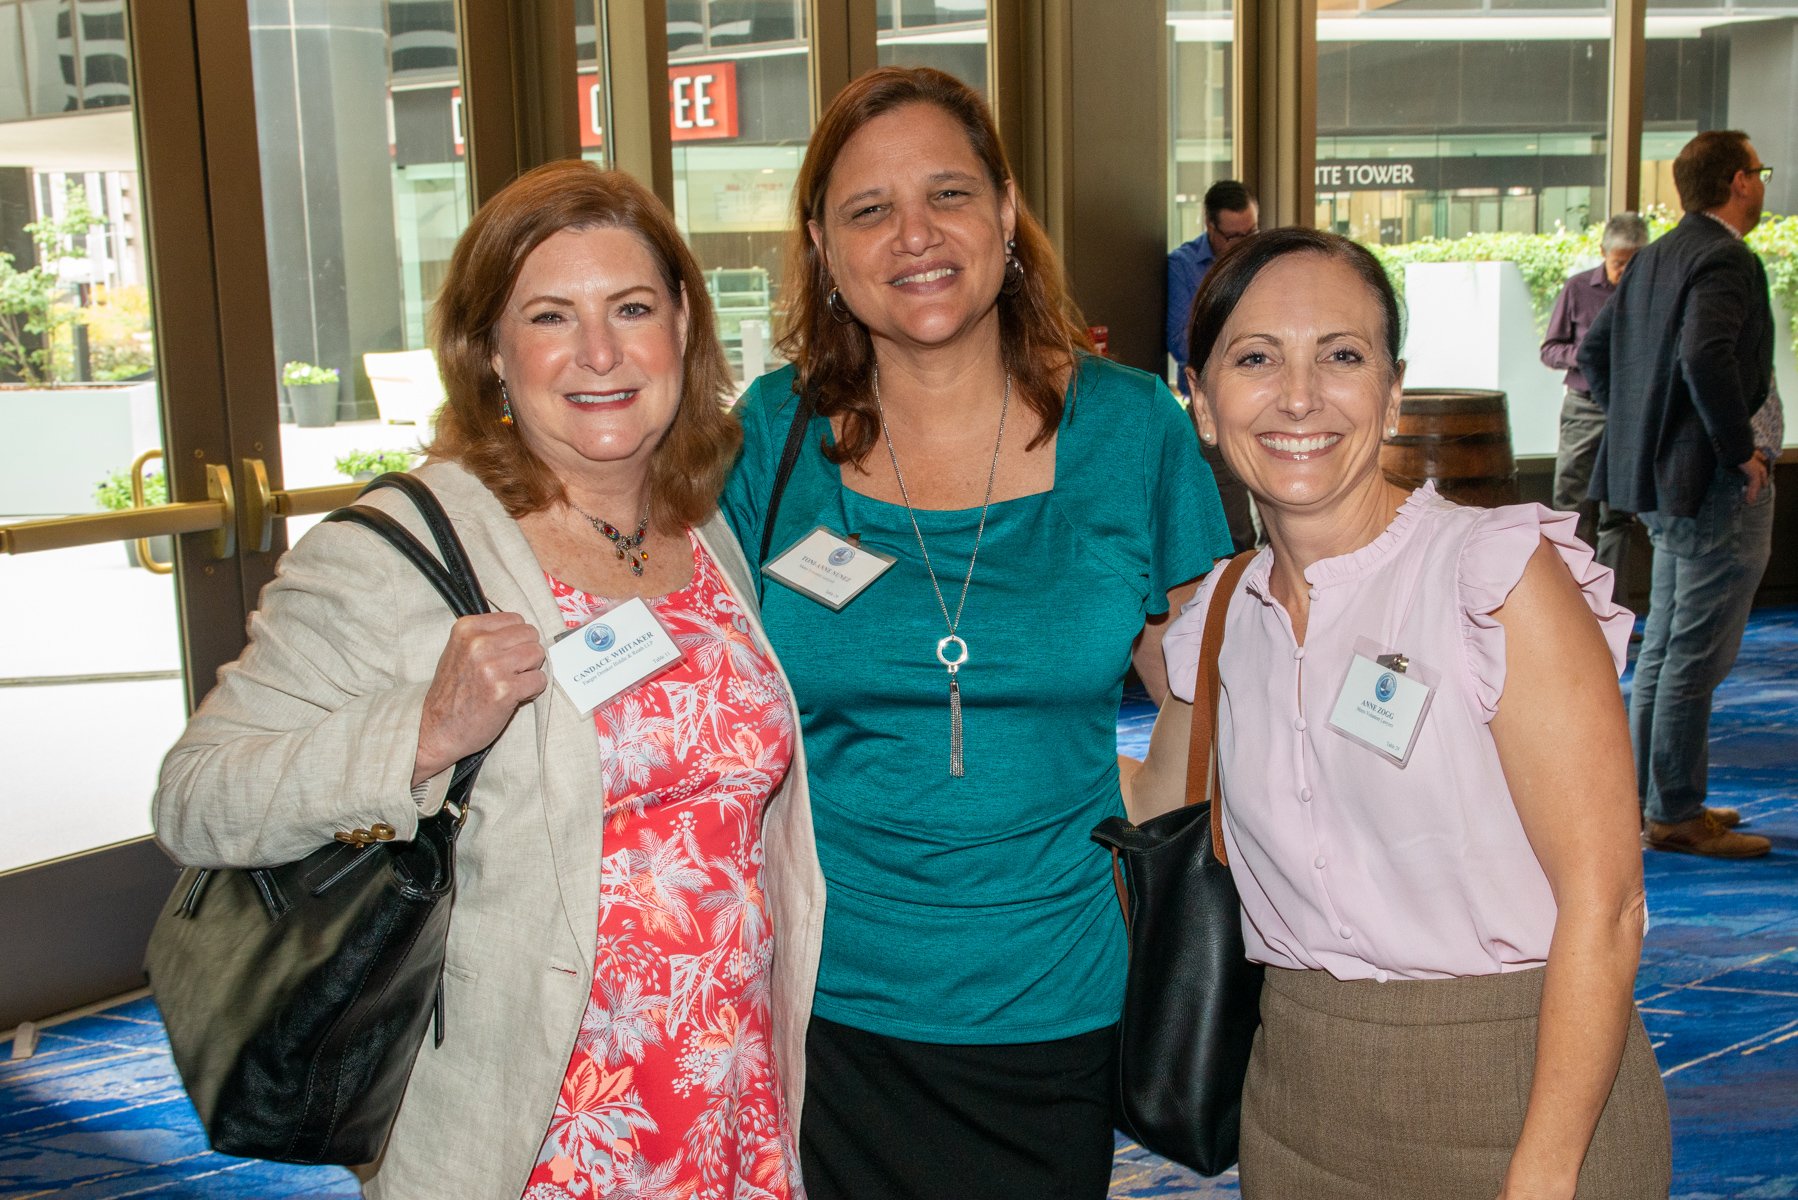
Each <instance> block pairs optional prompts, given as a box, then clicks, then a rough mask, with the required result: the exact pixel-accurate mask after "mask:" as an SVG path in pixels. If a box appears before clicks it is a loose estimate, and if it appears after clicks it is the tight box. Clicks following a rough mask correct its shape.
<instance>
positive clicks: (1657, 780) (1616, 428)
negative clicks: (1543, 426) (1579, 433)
mask: <svg viewBox="0 0 1798 1200" xmlns="http://www.w3.org/2000/svg"><path fill="white" fill-rule="evenodd" d="M1769 173H1770V168H1767V167H1765V166H1764V165H1763V164H1762V163H1761V159H1760V155H1759V154H1757V153H1756V152H1755V149H1754V146H1753V144H1752V143H1750V142H1749V141H1748V137H1747V135H1746V134H1743V133H1740V132H1736V131H1716V132H1710V133H1701V134H1699V135H1698V136H1697V137H1695V138H1693V139H1692V140H1691V141H1690V142H1688V143H1687V144H1686V146H1685V148H1684V149H1683V150H1681V151H1680V152H1679V157H1678V158H1677V159H1675V160H1674V163H1673V182H1674V185H1675V186H1676V187H1677V188H1678V189H1679V197H1680V203H1681V205H1682V206H1683V207H1684V208H1685V210H1686V215H1685V217H1684V219H1682V220H1681V221H1680V223H1679V224H1678V225H1677V226H1676V227H1675V228H1674V229H1673V230H1672V231H1670V232H1669V233H1667V234H1666V236H1664V237H1662V238H1661V239H1660V240H1659V241H1657V242H1653V243H1651V244H1650V245H1649V246H1648V247H1647V248H1646V249H1644V250H1643V251H1642V252H1641V253H1640V254H1638V255H1637V256H1636V258H1635V261H1634V262H1632V263H1631V264H1630V269H1629V272H1628V273H1627V274H1625V275H1624V277H1623V281H1622V283H1621V284H1619V285H1618V288H1617V292H1616V294H1615V295H1614V296H1612V297H1611V300H1610V303H1608V304H1606V305H1605V307H1604V310H1603V311H1602V312H1601V313H1599V315H1598V319H1597V320H1596V321H1595V322H1593V325H1592V329H1591V331H1590V332H1589V333H1588V334H1587V335H1586V340H1585V342H1584V344H1583V345H1581V347H1580V350H1579V365H1580V369H1581V370H1582V371H1583V372H1584V373H1585V376H1586V380H1587V382H1588V383H1590V385H1591V388H1592V399H1593V401H1594V402H1596V403H1597V404H1598V405H1599V406H1600V407H1601V408H1603V409H1604V410H1605V432H1604V437H1603V440H1601V441H1600V443H1599V447H1598V459H1597V462H1596V463H1595V464H1594V467H1593V473H1592V484H1591V492H1590V494H1591V496H1592V498H1594V499H1596V500H1602V501H1604V502H1606V503H1608V504H1609V505H1610V506H1611V507H1612V508H1613V509H1617V510H1621V511H1623V512H1634V513H1638V514H1640V516H1641V518H1642V523H1643V525H1644V526H1646V527H1647V529H1648V537H1649V540H1650V541H1651V542H1652V543H1653V544H1654V583H1653V588H1652V590H1651V592H1650V602H1649V604H1650V606H1649V612H1648V625H1647V629H1646V630H1645V632H1644V635H1643V642H1642V650H1641V654H1640V655H1639V657H1638V658H1637V660H1636V678H1635V684H1634V689H1633V691H1632V693H1631V697H1630V741H1631V742H1632V744H1633V746H1634V749H1635V759H1636V785H1637V791H1638V794H1639V796H1640V797H1641V801H1642V805H1643V812H1644V818H1645V821H1644V826H1643V837H1644V840H1645V841H1646V842H1647V843H1648V845H1650V846H1652V847H1654V848H1655V849H1658V850H1679V851H1683V852H1685V853H1688V854H1704V855H1710V856H1713V857H1719V858H1749V857H1752V856H1755V855H1759V854H1765V853H1766V852H1767V850H1768V849H1769V848H1770V845H1771V843H1770V842H1768V840H1767V839H1766V838H1763V837H1756V836H1753V835H1750V834H1743V833H1738V832H1736V830H1735V829H1734V826H1735V824H1736V822H1737V815H1736V814H1735V813H1734V812H1733V811H1731V810H1728V809H1718V808H1707V807H1706V806H1705V803H1704V801H1705V796H1706V777H1707V775H1708V774H1709V765H1710V756H1709V743H1710V721H1711V695H1712V693H1713V692H1715V691H1716V688H1717V685H1718V684H1719V683H1721V682H1723V679H1724V677H1725V676H1727V675H1728V674H1729V670H1730V668H1731V667H1732V666H1733V665H1734V664H1735V658H1736V652H1737V650H1739V649H1740V648H1741V644H1742V631H1743V629H1744V628H1745V627H1746V625H1747V623H1748V609H1749V606H1750V605H1751V603H1752V602H1753V599H1754V591H1755V588H1756V587H1757V586H1758V585H1759V583H1760V578H1761V572H1762V571H1763V570H1765V568H1766V565H1767V558H1768V555H1769V554H1770V552H1771V549H1772V533H1773V485H1772V480H1771V478H1770V476H1769V474H1768V466H1769V464H1768V463H1767V461H1766V460H1765V458H1764V457H1763V456H1762V455H1761V454H1760V453H1758V452H1757V451H1756V449H1755V442H1754V435H1753V432H1752V431H1751V429H1750V421H1751V419H1752V417H1753V415H1754V412H1755V410H1756V409H1758V408H1759V407H1760V405H1761V404H1762V403H1763V402H1764V401H1765V400H1766V398H1767V395H1768V393H1769V391H1770V390H1771V388H1772V383H1773V337H1774V333H1773V310H1772V305H1771V303H1770V302H1769V300H1768V296H1767V275H1766V271H1765V270H1764V269H1763V268H1762V266H1761V262H1760V259H1759V258H1757V257H1756V256H1755V254H1754V252H1753V251H1751V250H1749V249H1748V247H1747V246H1745V245H1744V244H1743V243H1742V238H1743V237H1744V236H1745V235H1746V234H1747V233H1748V231H1749V230H1751V229H1753V228H1754V226H1755V224H1756V223H1757V222H1759V220H1760V219H1761V204H1762V201H1763V200H1764V199H1765V197H1766V190H1767V185H1766V175H1767V174H1769Z"/></svg>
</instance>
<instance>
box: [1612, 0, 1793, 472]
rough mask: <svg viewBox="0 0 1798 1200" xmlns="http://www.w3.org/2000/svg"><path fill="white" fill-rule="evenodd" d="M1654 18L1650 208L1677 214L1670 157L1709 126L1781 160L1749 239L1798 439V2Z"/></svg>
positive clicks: (1743, 2) (1762, 1) (1750, 2)
mask: <svg viewBox="0 0 1798 1200" xmlns="http://www.w3.org/2000/svg"><path fill="white" fill-rule="evenodd" d="M1694 9H1701V10H1702V11H1699V12H1694V11H1693V10H1694ZM1750 22H1752V23H1750ZM1647 25H1648V29H1647V32H1648V71H1647V77H1646V79H1645V81H1644V96H1643V106H1642V107H1643V114H1642V115H1643V120H1642V205H1643V207H1644V208H1645V209H1649V210H1651V211H1653V212H1655V213H1657V214H1659V215H1663V216H1665V217H1667V218H1668V219H1677V217H1678V216H1679V215H1680V212H1681V207H1680V202H1679V192H1678V190H1677V189H1675V188H1674V186H1673V159H1674V157H1675V156H1676V155H1678V154H1679V150H1680V147H1682V146H1684V145H1685V144H1686V143H1687V142H1688V141H1690V140H1691V139H1692V136H1693V135H1694V134H1696V133H1699V132H1701V131H1703V130H1706V129H1740V130H1742V131H1743V132H1744V133H1746V134H1747V135H1748V136H1749V138H1750V139H1751V140H1752V141H1753V142H1754V147H1755V149H1756V150H1757V151H1759V153H1760V156H1761V161H1762V162H1764V163H1767V164H1769V165H1771V166H1772V167H1773V168H1774V171H1773V178H1772V179H1770V180H1769V181H1768V182H1767V199H1766V215H1765V216H1764V217H1762V218H1761V223H1760V225H1759V226H1757V227H1756V228H1755V229H1754V231H1753V232H1752V233H1750V234H1749V237H1748V242H1749V245H1750V246H1752V247H1753V248H1754V249H1755V251H1756V252H1757V253H1758V254H1760V256H1761V258H1762V259H1763V260H1764V261H1765V262H1766V264H1767V276H1768V279H1769V281H1770V282H1771V284H1772V288H1773V309H1774V313H1773V315H1774V320H1775V323H1776V326H1777V328H1778V331H1779V336H1778V337H1777V338H1775V339H1774V352H1773V366H1774V375H1775V379H1776V381H1777V383H1778V387H1779V395H1780V399H1781V400H1782V401H1784V403H1785V418H1786V445H1788V446H1793V445H1798V361H1795V360H1794V355H1793V351H1794V348H1795V344H1798V326H1795V325H1794V324H1793V320H1794V316H1795V315H1798V137H1794V135H1793V124H1792V101H1791V97H1792V96H1793V94H1794V89H1795V88H1798V2H1794V0H1779V2H1775V0H1730V2H1725V0H1714V2H1713V3H1711V4H1707V5H1703V6H1698V5H1694V4H1692V3H1690V2H1689V0H1679V3H1678V4H1677V5H1674V4H1671V3H1667V2H1665V0H1650V2H1649V5H1648V18H1647Z"/></svg>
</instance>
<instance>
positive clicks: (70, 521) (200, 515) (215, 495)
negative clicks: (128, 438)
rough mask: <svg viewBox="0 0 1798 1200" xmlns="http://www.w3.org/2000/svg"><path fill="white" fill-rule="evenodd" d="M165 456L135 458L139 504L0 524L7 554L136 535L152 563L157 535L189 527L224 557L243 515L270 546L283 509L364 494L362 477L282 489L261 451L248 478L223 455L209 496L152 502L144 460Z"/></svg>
mask: <svg viewBox="0 0 1798 1200" xmlns="http://www.w3.org/2000/svg"><path fill="white" fill-rule="evenodd" d="M160 457H162V451H160V450H146V451H145V452H144V453H143V454H140V455H138V457H137V461H136V462H134V463H132V464H131V501H132V504H133V505H135V507H133V508H128V509H125V510H124V511H122V512H109V513H94V514H93V515H91V516H84V517H58V518H55V519H54V520H48V521H21V522H19V523H17V524H15V525H0V554H33V553H36V552H37V551H40V550H67V549H70V548H72V547H75V546H93V545H98V544H100V543H102V542H129V541H136V542H137V543H138V557H139V558H140V559H142V560H143V562H144V563H145V565H146V566H149V565H150V564H151V563H152V562H153V561H154V560H152V559H151V558H150V556H149V554H148V549H147V546H146V545H145V543H147V542H148V540H149V539H150V538H153V537H164V536H175V535H179V534H183V533H210V534H211V535H212V540H211V544H210V546H209V550H210V552H211V555H212V557H213V558H215V559H225V558H230V557H231V556H232V555H233V554H235V553H237V539H238V532H239V518H240V516H241V520H242V526H241V527H242V535H243V541H244V545H245V547H246V548H248V549H249V550H252V551H256V552H260V553H266V552H267V551H269V550H270V549H271V548H273V546H274V533H275V519H276V518H277V517H280V518H283V519H284V518H287V517H304V516H311V515H313V514H315V513H328V512H330V511H331V510H332V509H336V508H342V507H343V506H344V505H346V504H353V503H355V501H356V497H357V496H359V495H361V494H362V488H363V485H362V484H360V483H338V484H330V485H328V486H326V487H309V488H294V489H292V490H276V489H275V488H272V487H270V486H269V481H268V466H267V464H266V463H264V462H263V461H262V460H261V459H260V458H246V459H244V460H243V461H242V464H241V466H242V479H241V486H239V485H238V484H235V483H233V481H232V478H231V471H230V469H229V468H227V467H225V466H223V465H221V464H218V463H207V464H206V495H207V498H206V499H205V500H186V501H181V502H180V503H176V504H158V505H155V506H154V507H150V508H146V507H144V496H143V468H144V464H145V463H148V462H150V461H152V460H154V459H157V458H160ZM240 499H241V502H242V503H241V513H240V504H239V501H240ZM150 569H151V570H154V571H156V572H157V573H158V574H167V573H168V572H170V571H172V570H174V564H173V563H155V565H154V566H151V567H150Z"/></svg>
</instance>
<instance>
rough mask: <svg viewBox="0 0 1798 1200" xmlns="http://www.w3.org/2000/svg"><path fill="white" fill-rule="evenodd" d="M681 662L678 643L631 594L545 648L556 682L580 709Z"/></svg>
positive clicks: (585, 709) (587, 710)
mask: <svg viewBox="0 0 1798 1200" xmlns="http://www.w3.org/2000/svg"><path fill="white" fill-rule="evenodd" d="M680 660H681V649H680V647H679V646H678V645H676V644H675V641H674V639H673V638H672V637H670V636H669V635H668V631H667V630H666V629H664V628H662V623H661V622H660V621H658V620H656V615H655V613H653V612H651V611H650V609H649V605H647V604H645V603H643V601H642V599H641V598H636V597H633V598H632V599H630V600H626V601H625V602H624V603H623V604H620V605H619V606H618V607H616V608H612V609H608V610H606V611H605V612H603V613H601V614H599V616H597V617H594V618H593V619H592V620H591V621H588V622H587V623H586V624H585V625H582V626H581V627H580V628H579V629H571V630H569V631H568V632H566V633H564V634H563V635H561V637H559V638H558V639H557V640H556V643H555V644H554V645H553V646H551V647H550V648H549V665H550V671H551V672H552V673H553V674H554V675H555V677H556V683H557V684H558V685H560V686H561V688H562V692H563V694H564V695H566V696H567V697H568V698H569V699H570V700H572V701H574V706H575V707H576V708H577V709H579V710H580V711H581V712H582V713H590V712H592V711H593V710H594V709H596V708H598V707H599V706H600V705H602V704H604V703H605V702H606V701H607V700H610V699H611V698H612V697H613V696H616V695H618V694H619V693H620V692H623V691H626V690H627V689H629V688H632V687H635V686H636V685H637V684H639V683H642V682H643V681H644V680H645V679H648V678H649V677H650V676H651V675H654V674H655V673H656V672H658V671H660V670H662V669H663V668H664V667H667V666H670V665H672V664H674V663H677V662H679V661H680Z"/></svg>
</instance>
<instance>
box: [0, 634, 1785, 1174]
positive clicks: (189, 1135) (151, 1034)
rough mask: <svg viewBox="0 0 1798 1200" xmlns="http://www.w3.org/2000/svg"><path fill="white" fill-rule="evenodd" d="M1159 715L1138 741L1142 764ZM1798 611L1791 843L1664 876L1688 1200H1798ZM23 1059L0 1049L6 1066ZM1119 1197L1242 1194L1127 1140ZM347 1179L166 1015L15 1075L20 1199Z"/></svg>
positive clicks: (1678, 1127)
mask: <svg viewBox="0 0 1798 1200" xmlns="http://www.w3.org/2000/svg"><path fill="white" fill-rule="evenodd" d="M1148 726H1149V714H1148V713H1147V711H1146V706H1144V705H1143V704H1142V703H1141V701H1140V700H1138V701H1135V702H1133V703H1131V704H1129V705H1127V707H1126V711H1125V713H1124V715H1123V717H1122V719H1121V720H1120V721H1119V724H1118V738H1119V744H1120V746H1121V747H1122V748H1124V750H1125V752H1127V753H1129V752H1137V753H1140V751H1141V747H1142V746H1143V744H1144V743H1145V742H1146V739H1147V735H1148ZM1795 766H1798V611H1794V610H1781V611H1776V612H1770V613H1760V614H1757V615H1756V617H1755V619H1754V622H1753V624H1752V625H1751V627H1750V630H1749V633H1748V638H1747V642H1746V644H1745V646H1744V647H1743V652H1742V661H1741V663H1740V665H1739V666H1738V667H1737V669H1736V672H1735V674H1734V675H1733V676H1731V678H1730V680H1729V682H1728V683H1727V684H1726V685H1725V686H1724V689H1723V690H1722V692H1720V693H1719V696H1718V703H1717V712H1716V718H1715V723H1714V727H1713V748H1712V759H1711V767H1712V784H1713V790H1714V796H1715V799H1716V802H1717V803H1720V804H1733V805H1736V806H1738V807H1739V808H1741V809H1742V811H1743V813H1744V815H1745V816H1746V817H1747V818H1748V820H1749V821H1750V822H1751V826H1750V827H1751V828H1752V829H1754V830H1756V831H1758V832H1761V833H1764V834H1766V835H1767V836H1769V837H1771V838H1773V840H1774V852H1773V854H1772V855H1771V856H1770V857H1768V858H1765V859H1761V860H1758V861H1753V862H1741V863H1718V862H1710V861H1706V860H1702V859H1696V858H1687V857H1684V856H1681V855H1673V854H1650V855H1649V856H1648V858H1647V869H1648V891H1649V902H1650V906H1651V908H1652V911H1653V928H1652V929H1651V930H1650V933H1649V936H1648V944H1647V948H1646V950H1645V952H1644V954H1643V962H1642V971H1641V975H1640V977H1639V980H1638V985H1637V989H1636V994H1637V997H1638V999H1639V1000H1640V1002H1641V1006H1642V1012H1643V1017H1644V1020H1645V1021H1646V1022H1647V1025H1648V1029H1649V1033H1650V1034H1651V1036H1652V1037H1653V1040H1654V1043H1655V1048H1656V1052H1657V1054H1658V1055H1659V1057H1660V1061H1661V1066H1662V1071H1663V1074H1664V1076H1665V1077H1666V1081H1667V1091H1668V1097H1669V1099H1670V1101H1671V1104H1672V1111H1673V1133H1674V1187H1673V1196H1674V1197H1675V1198H1676V1200H1713V1198H1719V1197H1742V1198H1744V1200H1778V1198H1780V1197H1798V770H1795ZM5 1045H6V1043H4V1042H0V1047H3V1046H5ZM1112 1178H1113V1182H1112V1195H1113V1196H1114V1197H1130V1198H1140V1197H1165V1198H1174V1200H1197V1198H1199V1197H1212V1196H1221V1195H1234V1194H1236V1191H1237V1189H1236V1185H1235V1180H1234V1178H1233V1177H1232V1176H1230V1175H1225V1176H1223V1177H1221V1178H1219V1179H1216V1180H1209V1181H1206V1180H1200V1179H1197V1178H1196V1177H1194V1176H1193V1175H1192V1174H1190V1173H1189V1172H1186V1171H1184V1170H1181V1169H1180V1168H1178V1167H1174V1166H1171V1165H1169V1164H1167V1163H1165V1162H1162V1161H1160V1160H1158V1159H1155V1158H1153V1157H1152V1156H1150V1155H1147V1154H1145V1153H1144V1152H1143V1151H1142V1150H1141V1149H1140V1148H1137V1147H1135V1146H1133V1145H1131V1144H1129V1143H1127V1142H1123V1141H1121V1140H1120V1143H1119V1151H1118V1156H1117V1161H1116V1167H1115V1170H1114V1173H1113V1177H1112ZM356 1194H357V1193H356V1188H355V1185H354V1182H353V1181H352V1180H351V1178H350V1177H349V1175H348V1174H347V1173H346V1172H343V1171H338V1170H335V1169H328V1168H311V1169H308V1168H292V1167H280V1166H274V1165H271V1164H266V1163H254V1162H245V1161H243V1160H239V1159H228V1158H223V1157H221V1156H219V1155H215V1154H211V1153H208V1152H207V1151H206V1148H205V1143H204V1140H203V1139H202V1137H201V1135H200V1132H199V1129H198V1127H197V1125H196V1123H195V1121H194V1117H193V1113H192V1110H191V1108H190V1107H189V1106H188V1104H187V1102H186V1099H185V1098H184V1097H183V1096H182V1094H181V1091H180V1087H179V1084H178V1082H177V1081H176V1079H175V1077H174V1072H173V1068H172V1065H171V1063H170V1061H169V1058H168V1051H167V1046H166V1043H165V1042H164V1040H163V1036H162V1030H161V1027H160V1025H159V1024H158V1023H157V1021H156V1014H155V1010H154V1007H153V1006H152V1004H151V1003H150V1001H148V1000H143V999H140V1000H135V1001H131V1002H128V1003H126V1004H123V1005H120V1006H118V1007H115V1008H112V1009H110V1010H107V1011H105V1012H102V1013H99V1014H95V1015H92V1016H88V1017H84V1018H81V1019H79V1020H76V1021H72V1022H69V1023H67V1024H64V1025H59V1026H54V1027H52V1028H49V1029H47V1030H45V1031H44V1032H43V1034H42V1037H41V1041H40V1045H39V1049H38V1052H37V1054H36V1055H35V1056H34V1057H32V1058H30V1059H26V1060H23V1061H19V1062H7V1061H4V1060H0V1196H7V1197H14V1198H16V1200H29V1198H32V1197H44V1196H67V1197H80V1198H95V1200H98V1198H101V1197H106V1198H111V1200H122V1198H123V1197H139V1196H141V1197H149V1198H157V1200H172V1198H175V1197H182V1198H186V1197H254V1198H255V1200H286V1198H289V1197H317V1198H320V1200H324V1198H327V1197H328V1198H332V1200H338V1198H342V1200H349V1198H351V1197H354V1196H355V1195H356Z"/></svg>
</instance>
